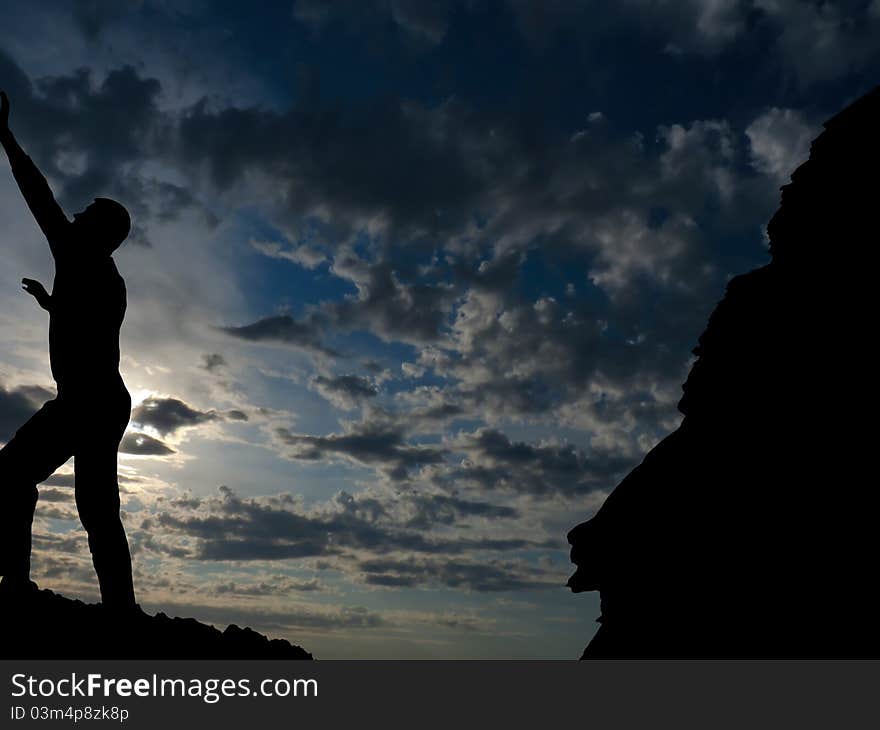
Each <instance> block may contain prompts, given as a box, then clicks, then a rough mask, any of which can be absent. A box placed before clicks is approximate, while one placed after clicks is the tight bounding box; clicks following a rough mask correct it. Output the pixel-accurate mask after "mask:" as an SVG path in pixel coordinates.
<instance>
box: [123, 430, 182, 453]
mask: <svg viewBox="0 0 880 730" xmlns="http://www.w3.org/2000/svg"><path fill="white" fill-rule="evenodd" d="M119 451H120V452H121V453H123V454H135V455H138V456H169V455H170V454H173V453H174V449H172V448H171V447H170V446H167V445H166V444H164V443H162V442H161V441H160V440H159V439H155V438H153V437H152V436H147V434H145V433H127V434H125V437H124V438H123V439H122V443H121V444H119Z"/></svg>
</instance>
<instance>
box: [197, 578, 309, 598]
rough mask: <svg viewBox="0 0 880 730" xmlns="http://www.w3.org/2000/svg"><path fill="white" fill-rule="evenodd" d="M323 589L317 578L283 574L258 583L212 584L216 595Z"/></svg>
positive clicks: (259, 594) (232, 582)
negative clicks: (303, 578)
mask: <svg viewBox="0 0 880 730" xmlns="http://www.w3.org/2000/svg"><path fill="white" fill-rule="evenodd" d="M324 589H325V588H324V586H323V585H322V584H321V583H320V581H319V580H318V579H317V578H312V579H311V580H296V579H294V578H288V577H285V576H276V577H275V578H274V579H273V580H272V581H261V582H259V583H235V582H234V581H229V582H227V583H218V584H217V585H215V586H214V593H216V594H217V595H224V594H226V595H234V596H253V597H260V596H286V595H288V594H289V593H292V592H294V591H296V592H303V593H312V592H316V591H322V590H324Z"/></svg>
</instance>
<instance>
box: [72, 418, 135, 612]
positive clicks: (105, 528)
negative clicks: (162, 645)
mask: <svg viewBox="0 0 880 730" xmlns="http://www.w3.org/2000/svg"><path fill="white" fill-rule="evenodd" d="M117 445H118V440H116V441H114V440H112V438H111V439H109V440H105V439H101V438H99V437H98V436H97V435H96V436H95V443H94V444H90V445H88V446H87V447H83V448H81V449H79V450H77V453H76V457H75V460H74V468H75V471H76V507H77V509H78V510H79V517H80V520H82V523H83V527H85V528H86V532H88V534H89V550H90V551H91V553H92V562H93V563H94V565H95V572H96V573H97V574H98V583H99V584H100V586H101V600H102V602H103V603H104V605H105V606H107V607H110V608H114V609H125V608H132V607H134V606H135V599H134V586H133V583H132V577H131V553H130V552H129V549H128V540H127V539H126V537H125V528H124V527H123V526H122V520H121V519H120V517H119V482H118V480H117V476H116V448H117Z"/></svg>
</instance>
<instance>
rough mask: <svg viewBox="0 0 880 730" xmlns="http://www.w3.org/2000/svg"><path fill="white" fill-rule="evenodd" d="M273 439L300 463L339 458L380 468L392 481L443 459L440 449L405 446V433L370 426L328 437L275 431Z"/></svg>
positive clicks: (356, 426)
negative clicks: (287, 447) (300, 461)
mask: <svg viewBox="0 0 880 730" xmlns="http://www.w3.org/2000/svg"><path fill="white" fill-rule="evenodd" d="M275 434H276V436H277V437H278V438H279V439H280V440H281V442H282V443H283V444H285V445H287V446H289V447H291V448H290V449H289V450H288V451H287V454H288V455H289V456H290V457H291V458H294V459H299V460H302V461H320V460H326V459H331V458H336V457H342V458H345V459H348V460H350V461H354V462H356V463H360V464H366V465H368V466H375V467H377V468H380V469H382V470H383V471H384V472H386V473H387V474H388V476H389V477H390V478H392V479H403V478H405V477H406V475H407V474H408V473H409V471H410V470H411V469H415V468H418V467H420V466H423V465H425V464H436V463H438V462H440V461H442V460H443V457H444V452H443V451H442V450H441V449H436V448H432V447H429V446H413V445H410V444H408V443H406V440H405V438H404V433H403V432H402V431H401V430H394V429H391V428H386V427H384V426H374V425H372V424H370V423H363V424H356V425H354V427H352V429H351V430H350V431H349V432H347V433H340V434H330V435H328V436H308V435H305V434H295V433H292V432H290V431H288V430H287V429H284V428H278V429H276V431H275Z"/></svg>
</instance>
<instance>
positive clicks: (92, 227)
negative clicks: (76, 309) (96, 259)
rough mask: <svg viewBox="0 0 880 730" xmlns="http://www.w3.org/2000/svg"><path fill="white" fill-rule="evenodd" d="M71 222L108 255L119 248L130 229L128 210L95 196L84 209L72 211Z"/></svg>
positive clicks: (114, 202) (108, 199)
mask: <svg viewBox="0 0 880 730" xmlns="http://www.w3.org/2000/svg"><path fill="white" fill-rule="evenodd" d="M73 222H74V225H75V226H76V227H77V228H78V229H80V230H81V231H82V233H83V236H84V237H88V238H89V239H91V241H92V242H93V244H94V245H95V246H97V247H98V249H99V250H100V252H101V253H104V254H107V255H108V256H109V255H110V254H112V253H113V252H114V251H115V250H116V249H117V248H119V245H120V244H121V243H122V242H123V241H124V240H125V238H126V237H127V236H128V232H129V231H130V230H131V217H130V216H129V215H128V211H127V210H126V209H125V207H124V206H122V205H120V204H119V203H117V202H116V201H115V200H110V198H95V200H94V201H93V202H92V203H91V204H90V205H89V206H87V207H86V209H85V210H83V211H82V212H80V213H74V215H73Z"/></svg>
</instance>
